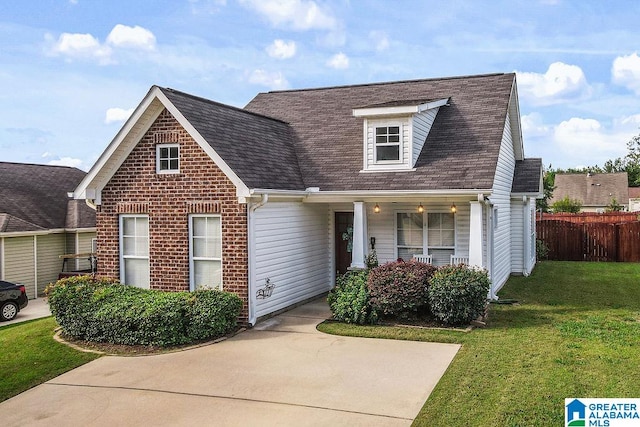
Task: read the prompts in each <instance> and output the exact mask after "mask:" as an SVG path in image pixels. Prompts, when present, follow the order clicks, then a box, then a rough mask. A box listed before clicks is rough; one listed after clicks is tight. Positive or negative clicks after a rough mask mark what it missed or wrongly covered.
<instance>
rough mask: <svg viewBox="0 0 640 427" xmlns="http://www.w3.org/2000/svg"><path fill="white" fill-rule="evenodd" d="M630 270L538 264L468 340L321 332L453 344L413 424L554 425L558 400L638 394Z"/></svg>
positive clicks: (337, 329)
mask: <svg viewBox="0 0 640 427" xmlns="http://www.w3.org/2000/svg"><path fill="white" fill-rule="evenodd" d="M639 279H640V264H631V263H572V262H551V261H547V262H543V263H540V264H538V266H537V267H536V269H535V270H534V273H533V274H532V275H531V276H529V277H512V278H511V279H510V280H509V282H508V283H507V284H506V285H505V287H504V288H503V289H502V291H501V292H500V294H499V296H500V298H501V299H515V300H517V301H518V304H517V305H500V304H494V305H492V306H491V310H490V314H489V323H488V327H487V328H485V329H476V330H474V331H472V332H470V333H461V332H454V331H435V330H416V329H414V328H394V327H377V326H367V327H364V326H353V325H346V324H340V323H324V324H322V325H320V327H319V328H320V329H321V330H322V331H324V332H328V333H334V334H341V335H351V336H365V337H380V338H394V339H406V340H416V341H435V342H447V343H460V344H462V348H461V349H460V351H459V352H458V354H457V355H456V357H455V359H454V360H453V362H452V364H451V366H450V367H449V369H448V370H447V372H446V373H445V375H444V376H443V377H442V379H441V380H440V382H439V383H438V385H437V386H436V388H435V390H434V391H433V393H432V394H431V396H430V397H429V399H428V400H427V402H425V404H424V406H423V408H422V410H421V412H420V414H419V415H418V417H417V418H416V419H415V421H414V425H416V426H423V425H424V426H453V425H468V426H550V425H563V422H564V421H563V420H564V399H565V398H566V397H628V398H632V397H638V396H640V377H639V376H638V369H639V368H638V367H639V366H640V280H639Z"/></svg>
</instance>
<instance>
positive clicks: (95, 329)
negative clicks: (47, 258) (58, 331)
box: [46, 276, 242, 347]
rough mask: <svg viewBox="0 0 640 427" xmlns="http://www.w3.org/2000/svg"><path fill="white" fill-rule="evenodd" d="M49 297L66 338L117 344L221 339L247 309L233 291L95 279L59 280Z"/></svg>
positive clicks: (85, 277) (184, 342) (170, 343)
mask: <svg viewBox="0 0 640 427" xmlns="http://www.w3.org/2000/svg"><path fill="white" fill-rule="evenodd" d="M46 293H47V297H48V300H49V305H50V307H51V313H52V314H53V315H54V317H55V318H56V321H57V322H58V324H59V325H60V326H61V327H62V330H63V331H64V333H65V334H66V335H69V336H71V337H73V338H76V339H81V340H87V341H93V342H107V343H112V344H125V345H148V346H162V347H166V346H172V345H181V344H188V343H192V342H195V341H199V340H203V339H211V338H216V337H219V336H221V335H224V334H225V333H227V332H230V331H231V330H233V328H235V327H236V324H237V319H238V316H239V314H240V310H241V309H242V301H241V300H240V298H239V297H238V296H237V295H234V294H231V293H228V292H223V291H218V290H202V291H197V292H164V291H155V290H148V289H140V288H136V287H133V286H126V285H122V284H120V283H118V282H116V281H113V280H110V279H102V278H99V279H93V278H91V277H90V276H83V277H72V278H68V279H62V280H59V281H58V282H57V283H56V284H54V285H49V286H48V287H47V290H46ZM214 304H215V306H213V305H214Z"/></svg>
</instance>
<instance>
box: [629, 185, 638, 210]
mask: <svg viewBox="0 0 640 427" xmlns="http://www.w3.org/2000/svg"><path fill="white" fill-rule="evenodd" d="M638 211H640V187H629V212H638Z"/></svg>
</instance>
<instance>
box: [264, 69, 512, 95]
mask: <svg viewBox="0 0 640 427" xmlns="http://www.w3.org/2000/svg"><path fill="white" fill-rule="evenodd" d="M506 75H515V73H487V74H471V75H464V76H451V77H431V78H426V79H407V80H394V81H385V82H375V83H357V84H351V85H336V86H325V87H315V88H304V89H284V90H271V91H268V92H261V93H287V92H310V91H316V90H329V89H348V88H356V87H367V86H381V85H395V84H406V83H420V82H431V81H445V80H456V79H476V78H486V77H496V76H506Z"/></svg>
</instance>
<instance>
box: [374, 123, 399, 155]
mask: <svg viewBox="0 0 640 427" xmlns="http://www.w3.org/2000/svg"><path fill="white" fill-rule="evenodd" d="M400 129H401V126H400V125H393V126H376V138H375V141H376V144H375V145H376V148H375V151H376V154H375V155H376V158H375V162H376V163H399V162H401V161H402V160H401V157H402V156H401V153H402V140H401V138H400V136H401V131H400Z"/></svg>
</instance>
